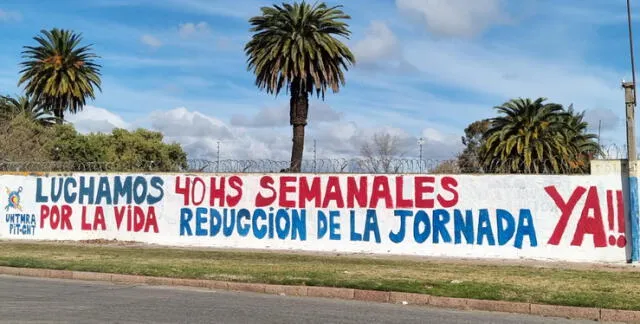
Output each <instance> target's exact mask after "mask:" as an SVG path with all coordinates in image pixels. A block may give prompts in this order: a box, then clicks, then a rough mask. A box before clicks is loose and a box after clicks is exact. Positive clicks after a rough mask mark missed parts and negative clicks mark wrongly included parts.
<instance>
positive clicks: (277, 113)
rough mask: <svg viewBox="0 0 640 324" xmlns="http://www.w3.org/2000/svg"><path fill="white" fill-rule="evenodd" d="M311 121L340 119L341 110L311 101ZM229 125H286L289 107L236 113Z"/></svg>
mask: <svg viewBox="0 0 640 324" xmlns="http://www.w3.org/2000/svg"><path fill="white" fill-rule="evenodd" d="M308 117H309V121H310V122H311V123H314V124H315V123H322V122H333V121H338V120H340V119H342V117H343V114H342V113H341V112H338V111H335V110H333V108H331V107H330V106H329V105H327V104H325V103H322V102H313V103H311V104H310V105H309V113H308ZM231 125H233V126H243V127H288V126H289V107H288V106H280V107H276V108H264V109H261V110H259V111H258V112H257V113H256V114H255V115H254V116H252V117H249V116H246V115H240V114H236V115H233V116H231Z"/></svg>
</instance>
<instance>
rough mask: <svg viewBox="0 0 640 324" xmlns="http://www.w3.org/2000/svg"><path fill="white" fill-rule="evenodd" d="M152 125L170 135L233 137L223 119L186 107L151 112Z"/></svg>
mask: <svg viewBox="0 0 640 324" xmlns="http://www.w3.org/2000/svg"><path fill="white" fill-rule="evenodd" d="M150 118H151V126H152V127H153V128H154V129H156V130H159V131H161V132H162V133H163V134H165V135H166V136H169V137H209V138H215V139H229V138H232V136H233V135H232V134H231V131H230V130H229V128H228V127H227V125H225V124H224V123H223V122H222V121H220V120H218V119H215V118H212V117H209V116H205V115H203V114H202V113H199V112H197V111H196V112H191V111H188V110H187V109H186V108H184V107H181V108H176V109H173V110H168V111H156V112H153V113H151V117H150Z"/></svg>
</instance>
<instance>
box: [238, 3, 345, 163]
mask: <svg viewBox="0 0 640 324" xmlns="http://www.w3.org/2000/svg"><path fill="white" fill-rule="evenodd" d="M341 7H342V6H334V7H328V6H327V5H326V4H325V3H316V4H314V5H311V4H308V3H306V2H304V1H303V2H301V3H298V2H294V3H293V4H287V3H283V4H282V5H281V6H278V5H273V6H272V7H262V8H261V11H262V14H261V15H260V16H256V17H253V18H251V19H250V20H249V22H250V24H251V26H252V28H251V29H250V30H251V32H253V33H254V34H253V36H252V38H251V40H250V41H249V42H248V43H247V44H246V46H245V53H246V55H247V56H248V60H247V61H248V69H249V70H253V72H254V74H255V76H256V81H255V82H256V85H257V86H258V88H259V89H265V90H266V91H267V93H270V94H271V93H275V95H276V96H277V95H278V94H279V93H280V91H281V90H282V89H283V88H285V89H288V90H289V94H290V96H291V99H290V103H289V107H290V108H289V109H290V110H289V123H290V124H291V125H292V127H293V144H292V150H291V167H290V170H289V171H291V172H300V168H301V164H302V157H303V151H304V134H305V132H304V131H305V126H306V125H307V117H308V111H309V98H308V97H309V94H313V93H314V92H315V93H316V95H318V96H320V95H322V98H323V99H324V96H325V92H326V91H327V89H329V88H330V89H332V90H333V91H334V92H338V91H339V88H340V86H341V85H344V84H345V78H344V72H343V69H344V70H347V69H348V64H350V63H355V58H354V55H353V54H352V53H351V51H350V50H349V48H348V47H347V46H346V45H345V44H343V43H342V42H341V41H339V40H338V39H337V38H335V37H334V36H343V37H345V38H347V37H348V36H349V35H350V34H351V32H350V31H349V29H348V25H347V24H346V23H344V22H343V21H341V20H343V19H350V17H349V16H348V15H346V14H345V13H344V12H343V11H342V10H341V9H340V8H341Z"/></svg>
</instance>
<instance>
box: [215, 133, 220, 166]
mask: <svg viewBox="0 0 640 324" xmlns="http://www.w3.org/2000/svg"><path fill="white" fill-rule="evenodd" d="M217 143H218V152H217V153H216V155H217V161H216V173H218V172H219V171H220V141H218V142H217Z"/></svg>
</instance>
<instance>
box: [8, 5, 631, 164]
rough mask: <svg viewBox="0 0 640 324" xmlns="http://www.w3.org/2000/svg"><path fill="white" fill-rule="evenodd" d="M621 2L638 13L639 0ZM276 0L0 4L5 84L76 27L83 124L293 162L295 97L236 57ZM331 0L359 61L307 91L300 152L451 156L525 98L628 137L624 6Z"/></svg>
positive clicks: (608, 136)
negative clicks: (337, 84) (472, 132)
mask: <svg viewBox="0 0 640 324" xmlns="http://www.w3.org/2000/svg"><path fill="white" fill-rule="evenodd" d="M631 2H632V7H633V9H634V10H633V15H634V17H636V16H637V17H638V20H637V21H638V22H640V2H639V1H636V0H632V1H631ZM634 2H635V3H634ZM273 3H274V2H273V1H261V0H234V1H226V0H224V1H223V0H92V1H85V0H59V1H40V0H3V1H1V2H0V35H2V40H1V42H0V44H1V45H0V93H3V94H9V95H17V94H20V93H21V92H22V90H21V89H20V88H18V86H17V80H18V78H19V71H20V66H19V64H20V62H21V60H22V58H21V51H22V50H23V46H26V45H35V41H34V40H33V37H34V36H36V35H37V34H39V33H40V30H42V29H51V28H54V27H57V28H64V29H72V30H74V31H75V32H78V33H81V34H82V36H83V44H93V45H92V46H93V49H94V50H95V52H96V53H97V54H98V55H99V56H100V58H99V59H98V63H99V64H100V65H101V66H102V69H101V73H102V92H99V93H98V94H97V97H96V99H95V100H90V101H89V102H88V104H87V106H86V107H85V109H84V110H83V111H82V112H81V113H78V114H77V115H70V116H68V119H69V121H70V122H72V123H73V124H74V125H75V126H76V128H77V129H78V130H79V131H81V132H83V133H88V132H109V131H111V129H113V128H114V127H121V128H127V129H135V128H138V127H144V128H150V129H153V130H156V131H160V132H162V133H163V134H164V135H165V140H166V141H167V142H178V143H180V144H182V145H183V148H184V149H185V151H187V153H188V156H189V158H190V159H209V160H213V159H216V158H217V157H218V154H219V156H220V158H221V159H268V160H287V159H289V158H290V151H291V127H290V125H289V121H288V118H289V115H288V109H289V108H288V105H289V99H288V97H287V95H286V93H283V94H281V95H279V96H277V97H276V96H273V95H270V94H267V93H266V92H264V91H260V90H259V89H258V88H257V87H256V86H255V84H254V82H255V77H254V75H253V74H252V72H251V71H249V70H248V69H247V64H246V59H247V58H246V56H245V54H244V45H245V43H246V42H247V41H248V40H249V39H250V37H251V34H250V31H249V28H250V26H249V23H248V20H249V18H250V17H252V16H255V15H259V14H260V7H262V6H271V5H272V4H273ZM276 3H281V2H276ZM327 4H329V5H336V4H342V5H344V7H343V8H342V9H343V10H344V11H345V12H346V13H347V14H349V15H350V16H351V19H350V20H349V21H348V23H349V28H350V30H351V32H352V35H351V36H350V37H349V38H348V39H345V38H340V40H341V41H343V42H345V44H347V45H348V46H350V48H351V49H352V51H353V52H354V54H355V57H356V64H355V65H354V66H353V67H351V68H350V69H349V71H347V72H346V85H345V86H344V87H342V88H340V91H339V92H338V93H333V92H331V91H329V92H328V93H327V95H326V97H325V99H324V100H322V99H321V98H315V97H314V98H313V99H311V103H310V111H309V124H308V126H307V130H306V140H305V158H307V159H308V158H311V157H312V156H313V155H314V147H315V155H316V156H317V157H318V158H327V159H333V158H352V157H357V156H358V155H359V154H360V149H361V147H362V145H363V143H365V142H367V141H371V140H372V138H373V136H374V134H376V133H380V132H387V133H389V134H392V135H395V136H397V137H398V138H399V139H400V141H399V143H398V145H397V147H398V148H399V153H400V154H402V156H403V157H406V158H417V157H418V156H419V152H420V147H419V145H418V139H419V138H421V137H422V138H424V144H423V146H422V151H423V158H425V159H436V160H444V159H448V158H451V157H453V156H455V154H456V153H458V152H459V151H460V150H462V148H463V147H462V143H461V136H463V134H464V128H465V127H466V126H467V125H468V124H470V123H472V122H474V121H476V120H479V119H483V118H491V117H495V116H496V112H495V109H494V107H495V106H498V105H500V104H502V103H504V102H505V101H508V100H510V99H512V98H519V97H529V98H538V97H545V98H548V101H550V102H556V103H560V104H563V105H565V106H567V105H569V104H573V105H574V108H575V109H577V110H579V111H586V118H587V121H588V122H590V125H591V129H590V131H591V132H594V133H600V134H601V143H602V144H603V145H605V146H607V147H608V148H617V147H621V146H624V144H625V142H626V140H625V136H626V133H625V126H624V123H625V115H624V92H623V90H622V88H621V82H622V80H631V78H632V77H631V68H630V59H629V43H628V38H627V37H628V29H627V20H626V7H625V1H621V0H616V1H612V0H563V1H558V0H348V1H346V0H343V1H342V2H341V3H338V2H335V1H333V0H332V1H327ZM634 21H635V20H634ZM636 25H637V26H640V24H635V25H634V28H636V27H635V26H636ZM637 35H640V29H638V30H637V31H635V30H634V36H636V38H637V37H638V36H637ZM638 50H640V47H639V48H638ZM314 144H315V145H314ZM218 148H219V150H218ZM614 153H615V150H614Z"/></svg>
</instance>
